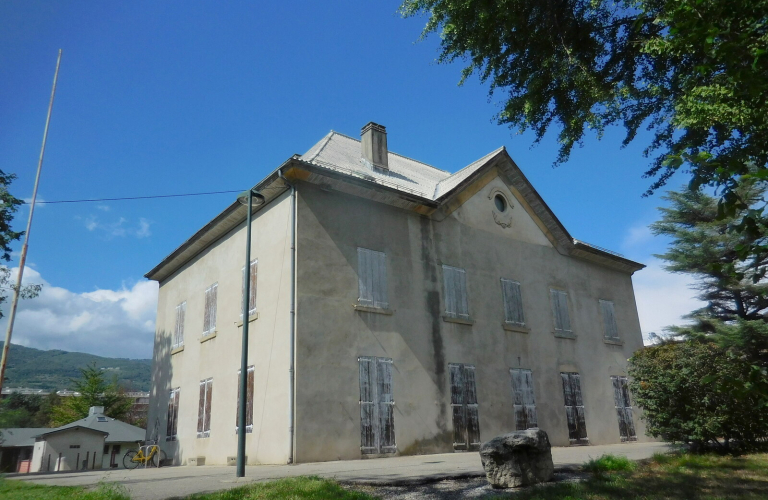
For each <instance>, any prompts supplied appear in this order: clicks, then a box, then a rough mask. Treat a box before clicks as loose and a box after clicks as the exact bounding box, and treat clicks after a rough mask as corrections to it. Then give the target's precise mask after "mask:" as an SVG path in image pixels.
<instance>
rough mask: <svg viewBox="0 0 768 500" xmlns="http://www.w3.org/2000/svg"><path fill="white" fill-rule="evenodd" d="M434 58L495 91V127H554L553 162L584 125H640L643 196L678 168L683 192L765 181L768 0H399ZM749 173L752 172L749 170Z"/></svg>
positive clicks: (727, 194) (727, 189)
mask: <svg viewBox="0 0 768 500" xmlns="http://www.w3.org/2000/svg"><path fill="white" fill-rule="evenodd" d="M400 10H401V13H402V14H403V15H404V16H406V17H408V16H415V15H417V14H420V13H422V14H426V15H427V16H428V20H427V24H426V27H425V28H424V31H423V33H422V37H426V36H428V35H429V34H431V33H439V35H440V37H441V52H440V56H439V58H438V61H439V62H453V61H456V60H460V59H463V60H466V61H467V62H468V65H467V66H466V68H465V69H464V70H463V73H462V82H463V81H464V80H465V79H466V78H467V77H469V76H470V75H472V74H477V75H478V76H479V77H480V79H481V80H482V81H484V82H489V83H490V86H491V93H504V94H505V101H504V103H503V106H502V109H501V111H500V113H499V114H498V116H497V119H498V122H499V123H500V124H506V125H509V126H510V127H515V128H518V129H520V130H521V131H522V130H526V129H532V130H533V131H534V133H535V134H536V137H537V139H538V140H540V139H541V138H542V137H543V136H544V134H545V133H546V132H547V130H549V129H550V128H551V127H555V128H558V129H559V141H560V144H561V146H560V152H559V156H558V162H562V161H565V160H566V159H567V158H568V156H569V154H570V152H571V150H572V148H573V146H574V145H575V144H578V143H580V141H581V140H582V139H583V137H584V135H585V134H586V133H588V132H589V131H590V130H593V131H596V132H597V133H598V135H599V134H602V132H603V131H604V130H605V129H606V127H608V126H611V125H618V126H621V127H623V128H624V129H625V130H626V136H625V139H624V144H628V143H629V142H631V141H632V140H634V139H635V137H636V135H637V133H638V131H640V130H641V129H642V128H647V129H648V130H650V131H651V132H652V140H651V141H650V143H649V144H648V145H647V149H646V151H645V153H646V155H654V156H655V158H654V159H653V161H652V163H651V165H650V167H649V169H648V171H647V172H646V175H647V176H649V177H655V181H654V182H653V184H652V185H651V187H650V189H649V192H650V191H652V190H655V189H657V188H659V187H660V186H662V185H663V184H664V183H665V182H666V181H667V180H668V178H669V177H670V176H671V175H672V174H673V173H674V172H675V171H676V170H678V169H680V168H681V167H682V166H683V165H686V166H687V167H688V168H689V169H690V171H691V173H692V175H693V185H694V186H700V185H704V184H710V185H716V186H722V187H723V188H724V192H723V199H724V200H725V201H726V202H727V206H728V207H734V206H736V205H738V203H739V200H738V198H737V197H736V196H735V189H736V187H737V185H738V182H739V180H740V178H741V177H743V176H747V177H754V176H757V177H759V178H762V179H766V178H768V169H767V168H766V167H767V166H768V147H766V145H768V104H766V103H768V57H767V56H768V53H767V52H768V0H731V1H728V2H725V1H722V0H404V2H403V4H402V6H401V8H400ZM750 168H756V170H755V171H753V172H750Z"/></svg>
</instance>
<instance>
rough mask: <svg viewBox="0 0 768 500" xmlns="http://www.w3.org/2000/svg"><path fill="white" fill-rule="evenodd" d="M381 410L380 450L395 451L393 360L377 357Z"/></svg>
mask: <svg viewBox="0 0 768 500" xmlns="http://www.w3.org/2000/svg"><path fill="white" fill-rule="evenodd" d="M376 378H377V382H378V387H377V389H378V391H377V392H378V401H379V405H378V410H379V452H380V453H394V452H395V451H397V446H396V444H395V412H394V410H395V400H394V398H393V397H392V360H391V359H389V358H376Z"/></svg>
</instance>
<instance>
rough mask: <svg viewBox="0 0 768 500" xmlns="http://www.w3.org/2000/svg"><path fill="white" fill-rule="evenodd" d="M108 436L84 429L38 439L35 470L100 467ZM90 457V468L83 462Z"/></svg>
mask: <svg viewBox="0 0 768 500" xmlns="http://www.w3.org/2000/svg"><path fill="white" fill-rule="evenodd" d="M104 439H105V435H104V434H102V433H100V432H93V431H89V430H87V429H82V428H73V429H68V430H64V431H61V432H57V433H55V434H49V435H47V436H46V437H45V439H44V440H39V441H36V442H35V448H34V451H33V453H32V467H31V472H54V471H71V470H80V469H83V468H87V469H100V468H101V465H102V461H103V458H102V455H103V452H104ZM86 459H87V460H88V464H87V466H86V467H84V466H83V462H84V461H85V460H86Z"/></svg>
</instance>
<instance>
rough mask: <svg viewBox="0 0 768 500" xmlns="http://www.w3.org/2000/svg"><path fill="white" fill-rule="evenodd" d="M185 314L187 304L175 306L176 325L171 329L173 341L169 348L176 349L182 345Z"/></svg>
mask: <svg viewBox="0 0 768 500" xmlns="http://www.w3.org/2000/svg"><path fill="white" fill-rule="evenodd" d="M186 313H187V302H186V301H184V302H182V303H181V304H179V305H177V306H176V324H175V325H174V328H173V341H172V342H171V348H172V349H176V348H177V347H181V346H183V345H184V316H185V315H186Z"/></svg>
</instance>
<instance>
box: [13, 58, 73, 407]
mask: <svg viewBox="0 0 768 500" xmlns="http://www.w3.org/2000/svg"><path fill="white" fill-rule="evenodd" d="M60 64H61V49H59V58H58V59H57V60H56V72H55V73H54V74H53V88H52V89H51V101H50V102H49V103H48V116H47V117H46V118H45V132H43V146H42V147H41V148H40V159H39V160H38V162H37V176H36V177H35V189H34V190H33V191H32V202H31V203H30V204H29V220H28V221H27V231H26V232H25V234H24V245H23V246H22V247H21V258H20V259H19V275H18V276H17V277H16V288H14V290H13V302H12V303H11V313H10V314H9V315H8V330H6V332H5V343H4V344H3V357H2V360H0V393H2V390H3V381H4V380H5V366H6V364H7V363H8V349H9V348H10V347H11V334H12V333H13V322H14V321H15V320H16V306H17V305H18V304H19V293H20V292H21V278H22V276H23V274H24V263H25V262H26V260H27V248H28V247H29V231H30V229H31V228H32V215H33V214H34V213H35V200H36V199H37V188H38V186H39V185H40V171H41V170H42V168H43V155H44V154H45V141H46V140H48V125H50V123H51V110H52V109H53V96H54V95H56V81H57V80H58V79H59V65H60Z"/></svg>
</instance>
